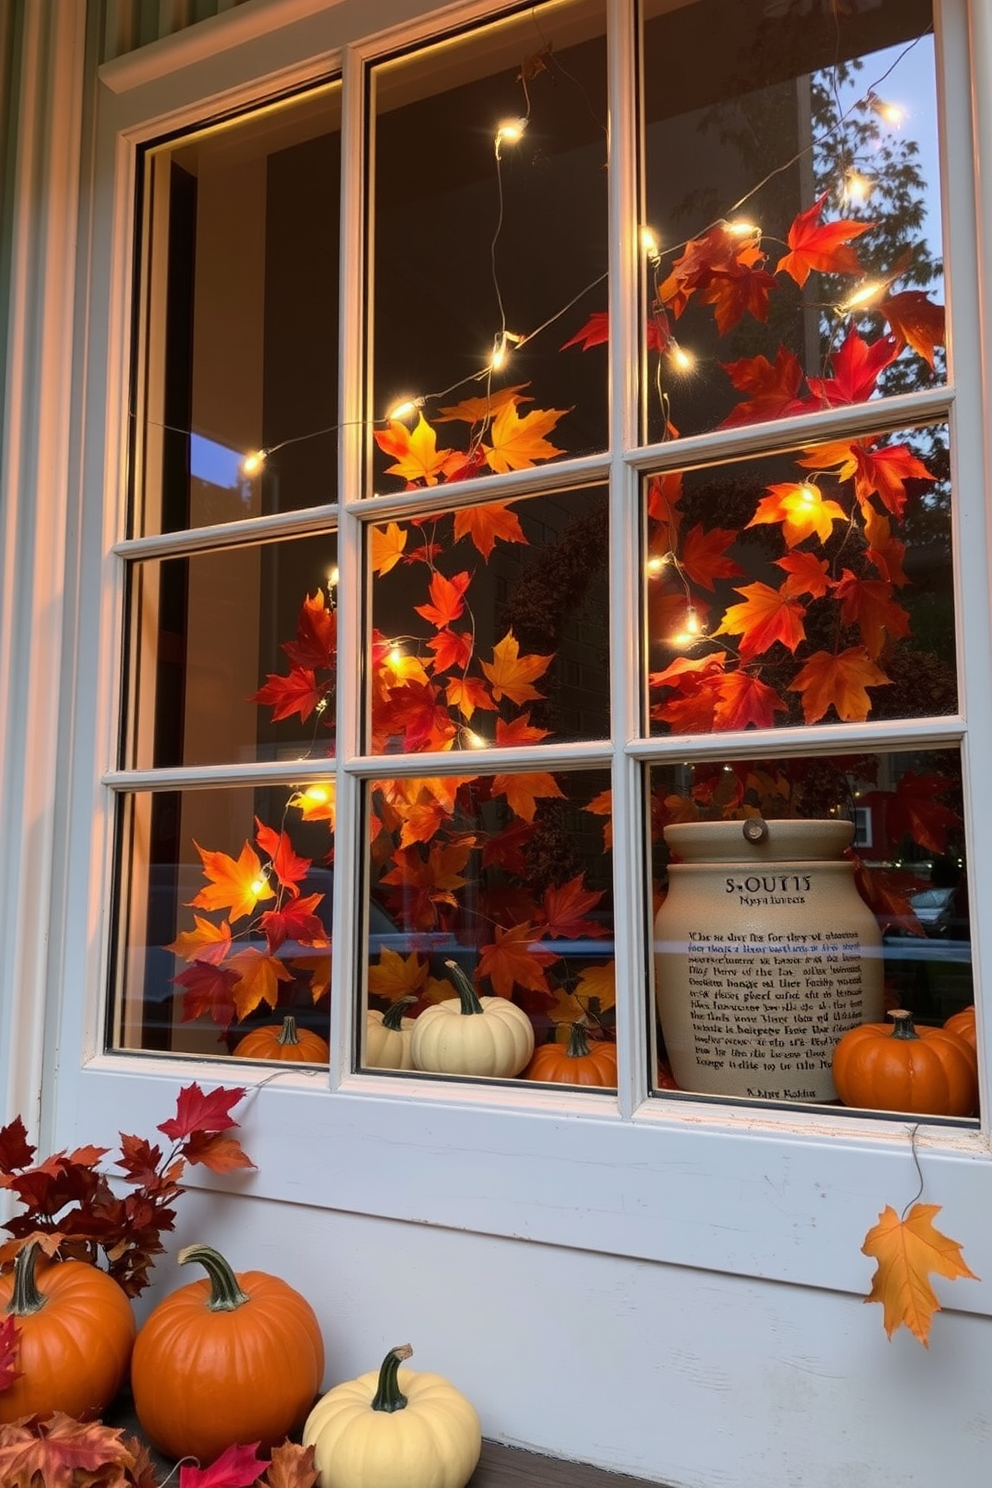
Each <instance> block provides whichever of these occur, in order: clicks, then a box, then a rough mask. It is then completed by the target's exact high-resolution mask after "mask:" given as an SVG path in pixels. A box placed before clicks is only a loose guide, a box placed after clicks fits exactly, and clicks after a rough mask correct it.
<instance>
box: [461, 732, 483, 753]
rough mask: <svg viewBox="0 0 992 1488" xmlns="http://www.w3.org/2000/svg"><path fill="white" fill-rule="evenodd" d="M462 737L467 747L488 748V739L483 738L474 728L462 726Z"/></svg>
mask: <svg viewBox="0 0 992 1488" xmlns="http://www.w3.org/2000/svg"><path fill="white" fill-rule="evenodd" d="M462 739H463V740H464V742H465V744H466V745H467V746H468V748H469V749H488V748H489V741H488V740H487V739H484V738H483V737H482V735H481V734H477V733H476V732H475V729H470V728H463V729H462Z"/></svg>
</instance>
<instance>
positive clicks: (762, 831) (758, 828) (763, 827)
mask: <svg viewBox="0 0 992 1488" xmlns="http://www.w3.org/2000/svg"><path fill="white" fill-rule="evenodd" d="M743 832H744V841H745V842H765V841H767V839H768V823H767V822H766V821H765V820H764V819H763V818H762V817H760V816H749V817H748V819H747V821H746V822H745V823H744V826H743Z"/></svg>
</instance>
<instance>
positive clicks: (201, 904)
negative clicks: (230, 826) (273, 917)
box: [189, 840, 275, 920]
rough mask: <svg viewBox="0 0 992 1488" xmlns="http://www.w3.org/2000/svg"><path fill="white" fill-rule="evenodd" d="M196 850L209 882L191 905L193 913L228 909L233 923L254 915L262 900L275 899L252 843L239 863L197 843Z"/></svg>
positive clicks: (243, 852) (247, 843)
mask: <svg viewBox="0 0 992 1488" xmlns="http://www.w3.org/2000/svg"><path fill="white" fill-rule="evenodd" d="M193 846H194V847H195V848H196V850H197V852H198V853H199V854H200V857H201V858H202V860H203V873H204V877H205V878H208V879H209V880H210V882H209V883H208V884H207V887H206V888H205V889H201V890H200V892H199V893H198V894H197V896H196V898H195V899H191V900H190V901H189V908H190V909H229V910H230V911H231V919H232V920H239V919H241V918H242V917H243V916H244V915H250V914H252V913H253V911H254V909H255V905H256V904H257V903H258V901H259V900H260V899H271V898H272V897H273V894H274V892H275V891H274V890H273V889H272V887H271V885H270V884H269V882H268V880H267V879H266V878H265V876H264V874H263V873H262V865H261V863H260V862H259V860H258V854H257V853H256V852H255V851H254V849H253V848H252V845H251V843H250V842H247V841H246V842H245V845H244V847H243V848H242V849H241V854H240V856H239V858H238V860H237V862H235V860H234V858H232V857H230V856H229V855H228V854H227V853H224V852H211V850H210V849H209V848H206V847H201V846H200V844H199V843H198V842H196V841H195V840H194V843H193Z"/></svg>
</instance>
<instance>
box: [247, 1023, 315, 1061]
mask: <svg viewBox="0 0 992 1488" xmlns="http://www.w3.org/2000/svg"><path fill="white" fill-rule="evenodd" d="M234 1055H235V1058H237V1059H278V1060H280V1061H282V1062H284V1063H286V1064H326V1063H327V1061H328V1059H329V1058H330V1050H329V1049H328V1047H327V1040H326V1039H322V1038H321V1036H320V1034H319V1033H313V1032H312V1031H311V1030H310V1029H309V1028H297V1026H296V1019H295V1018H294V1017H293V1016H292V1014H291V1013H287V1014H286V1016H285V1018H283V1020H282V1027H280V1026H279V1024H278V1023H266V1024H263V1026H262V1027H261V1028H253V1029H251V1031H250V1032H249V1033H246V1034H245V1036H244V1038H243V1039H242V1040H241V1042H240V1043H239V1044H236V1045H235V1049H234Z"/></svg>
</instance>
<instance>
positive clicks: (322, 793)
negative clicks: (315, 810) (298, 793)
mask: <svg viewBox="0 0 992 1488" xmlns="http://www.w3.org/2000/svg"><path fill="white" fill-rule="evenodd" d="M303 798H304V800H306V801H310V802H312V804H313V805H314V806H326V805H327V803H328V801H329V800H330V799H331V793H330V791H329V790H328V789H327V786H326V785H308V786H307V788H306V790H305V791H304V792H303Z"/></svg>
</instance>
